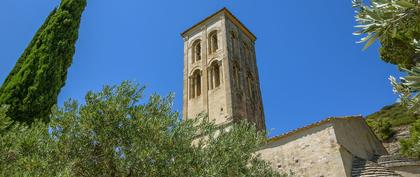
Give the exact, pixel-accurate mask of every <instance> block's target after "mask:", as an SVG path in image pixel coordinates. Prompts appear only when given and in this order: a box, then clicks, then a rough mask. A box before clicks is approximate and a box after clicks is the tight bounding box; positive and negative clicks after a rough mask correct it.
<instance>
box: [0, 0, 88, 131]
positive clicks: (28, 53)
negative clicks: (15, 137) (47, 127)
mask: <svg viewBox="0 0 420 177" xmlns="http://www.w3.org/2000/svg"><path fill="white" fill-rule="evenodd" d="M85 6H86V0H62V2H61V4H60V6H59V7H58V8H57V9H55V10H53V11H52V12H51V13H50V15H49V16H48V18H47V19H46V21H45V22H44V24H43V25H42V26H41V27H40V29H39V30H38V31H37V32H36V34H35V36H34V38H33V39H32V41H31V42H30V43H29V46H28V47H27V48H26V49H25V51H24V52H23V54H22V55H21V57H20V58H19V59H18V61H17V63H16V65H15V67H14V68H13V69H12V71H11V72H10V74H9V75H8V77H7V78H6V80H5V82H4V83H3V85H2V86H1V87H0V104H7V105H9V106H10V107H9V109H8V112H7V115H9V116H10V117H11V118H12V119H13V120H16V121H20V122H28V123H31V122H33V121H34V119H35V118H40V119H44V120H47V118H48V115H49V114H50V113H51V108H52V106H53V105H54V104H56V102H57V97H58V94H59V92H60V90H61V88H62V87H63V86H64V83H65V80H66V76H67V69H68V68H69V66H70V65H71V63H72V58H73V55H74V53H75V43H76V40H77V38H78V30H79V25H80V18H81V15H82V12H83V10H84V8H85Z"/></svg>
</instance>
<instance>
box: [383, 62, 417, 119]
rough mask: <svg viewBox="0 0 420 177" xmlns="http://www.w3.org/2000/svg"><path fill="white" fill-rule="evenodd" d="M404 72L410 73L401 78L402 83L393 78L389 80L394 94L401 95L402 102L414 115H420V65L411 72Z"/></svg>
mask: <svg viewBox="0 0 420 177" xmlns="http://www.w3.org/2000/svg"><path fill="white" fill-rule="evenodd" d="M404 71H406V72H407V73H408V76H405V77H401V78H400V81H401V82H400V83H399V82H398V81H397V80H396V79H395V78H394V77H392V76H391V77H390V78H389V79H390V80H391V84H392V86H393V87H394V92H395V93H398V94H399V96H400V100H401V102H402V103H403V104H404V105H406V106H407V107H408V108H409V109H410V110H412V111H413V112H414V113H420V94H419V92H420V64H419V65H417V66H415V67H413V68H411V70H408V69H404Z"/></svg>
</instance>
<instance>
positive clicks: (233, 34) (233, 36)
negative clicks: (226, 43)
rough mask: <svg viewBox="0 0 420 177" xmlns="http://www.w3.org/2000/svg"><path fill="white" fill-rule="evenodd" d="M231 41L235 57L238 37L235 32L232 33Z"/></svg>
mask: <svg viewBox="0 0 420 177" xmlns="http://www.w3.org/2000/svg"><path fill="white" fill-rule="evenodd" d="M230 40H231V45H232V46H231V47H232V54H233V55H235V50H236V49H235V48H236V35H235V33H234V32H233V31H231V32H230Z"/></svg>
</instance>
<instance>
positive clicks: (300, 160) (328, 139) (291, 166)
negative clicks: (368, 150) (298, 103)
mask: <svg viewBox="0 0 420 177" xmlns="http://www.w3.org/2000/svg"><path fill="white" fill-rule="evenodd" d="M339 148H340V146H339V145H338V144H337V141H336V137H335V133H334V129H333V127H332V124H331V123H326V124H323V125H320V126H317V127H312V128H309V129H306V130H302V131H300V132H296V133H294V134H292V135H288V136H286V137H284V138H282V139H280V140H277V141H275V142H271V143H269V144H268V145H266V146H265V147H263V148H262V149H261V150H259V151H258V153H260V154H261V157H262V159H264V160H267V161H269V162H271V165H272V167H273V168H274V169H276V170H277V171H279V172H282V173H287V174H291V175H292V176H298V177H299V176H302V177H303V176H304V177H308V176H310V177H327V176H328V177H334V176H336V177H343V176H346V172H345V170H344V167H343V162H342V160H341V156H340V152H339Z"/></svg>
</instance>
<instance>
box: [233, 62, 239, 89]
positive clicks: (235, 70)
mask: <svg viewBox="0 0 420 177" xmlns="http://www.w3.org/2000/svg"><path fill="white" fill-rule="evenodd" d="M232 70H233V81H234V84H235V88H236V89H241V78H240V71H241V70H240V68H239V64H238V62H237V61H234V62H233V69H232Z"/></svg>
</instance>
